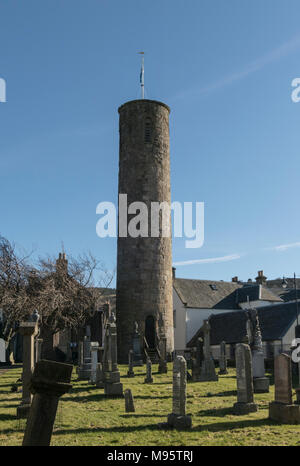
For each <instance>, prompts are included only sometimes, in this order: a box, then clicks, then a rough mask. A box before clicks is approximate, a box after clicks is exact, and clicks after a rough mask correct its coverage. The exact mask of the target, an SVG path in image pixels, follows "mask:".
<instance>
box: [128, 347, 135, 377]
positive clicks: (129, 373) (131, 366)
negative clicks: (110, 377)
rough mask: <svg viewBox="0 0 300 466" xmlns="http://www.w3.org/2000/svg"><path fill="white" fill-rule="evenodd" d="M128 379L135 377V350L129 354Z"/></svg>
mask: <svg viewBox="0 0 300 466" xmlns="http://www.w3.org/2000/svg"><path fill="white" fill-rule="evenodd" d="M127 377H134V371H133V350H129V353H128V371H127Z"/></svg>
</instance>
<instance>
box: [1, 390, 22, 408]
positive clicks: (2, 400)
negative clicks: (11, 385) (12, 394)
mask: <svg viewBox="0 0 300 466" xmlns="http://www.w3.org/2000/svg"><path fill="white" fill-rule="evenodd" d="M6 393H7V392H6ZM21 399H22V396H20V397H19V398H0V405H1V403H3V402H6V401H19V402H21Z"/></svg>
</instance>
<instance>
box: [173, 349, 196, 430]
mask: <svg viewBox="0 0 300 466" xmlns="http://www.w3.org/2000/svg"><path fill="white" fill-rule="evenodd" d="M186 374H187V367H186V360H185V359H184V357H183V356H177V357H176V358H175V360H174V363H173V400H172V401H173V407H172V413H171V414H169V415H168V425H169V426H171V427H175V428H177V429H184V428H190V427H191V426H192V419H191V416H189V415H187V414H186V384H187V382H186Z"/></svg>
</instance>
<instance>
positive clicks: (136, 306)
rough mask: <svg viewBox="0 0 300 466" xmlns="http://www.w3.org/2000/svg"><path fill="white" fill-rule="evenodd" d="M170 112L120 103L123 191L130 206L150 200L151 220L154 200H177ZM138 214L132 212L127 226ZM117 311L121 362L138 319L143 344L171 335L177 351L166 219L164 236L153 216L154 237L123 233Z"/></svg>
mask: <svg viewBox="0 0 300 466" xmlns="http://www.w3.org/2000/svg"><path fill="white" fill-rule="evenodd" d="M169 113H170V109H169V107H168V106H167V105H165V104H164V103H162V102H157V101H154V100H146V99H141V100H133V101H130V102H126V103H125V104H124V105H122V106H121V107H120V108H119V114H120V158H119V194H127V204H128V205H129V204H131V203H132V202H136V201H139V202H141V201H142V202H144V203H145V204H146V205H147V207H148V213H149V219H151V215H150V213H151V209H150V207H151V202H159V203H161V202H167V203H168V204H169V205H170V203H171V193H170V144H169ZM138 213H139V212H138V211H137V213H136V214H138ZM136 214H134V215H129V214H128V218H127V225H128V223H129V222H130V220H131V218H133V217H135V216H136ZM119 222H120V206H119ZM116 310H117V328H118V359H119V360H120V362H126V361H127V358H128V351H129V349H130V348H131V347H132V334H133V331H134V324H135V322H137V323H138V326H139V331H140V333H141V336H142V344H143V343H144V338H143V337H145V338H146V340H147V343H148V345H149V347H152V348H153V347H155V346H156V345H157V343H158V339H159V340H161V338H166V339H167V351H168V352H171V351H173V349H174V337H173V300H172V238H171V235H170V236H169V237H163V235H162V226H161V224H160V226H159V235H158V237H151V227H150V220H149V237H141V236H139V237H136V238H133V237H130V236H127V237H121V236H120V235H119V236H118V259H117V302H116Z"/></svg>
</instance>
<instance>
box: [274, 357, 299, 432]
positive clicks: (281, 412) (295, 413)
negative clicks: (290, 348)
mask: <svg viewBox="0 0 300 466" xmlns="http://www.w3.org/2000/svg"><path fill="white" fill-rule="evenodd" d="M274 372H275V401H273V402H271V403H270V404H269V417H270V419H273V420H274V421H278V422H281V423H283V424H300V406H299V405H298V404H293V399H292V365H291V357H290V356H288V355H287V354H284V353H282V354H279V355H278V356H276V357H275V361H274Z"/></svg>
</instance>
